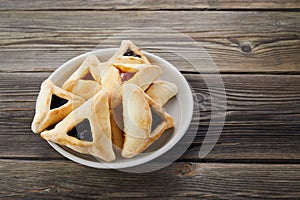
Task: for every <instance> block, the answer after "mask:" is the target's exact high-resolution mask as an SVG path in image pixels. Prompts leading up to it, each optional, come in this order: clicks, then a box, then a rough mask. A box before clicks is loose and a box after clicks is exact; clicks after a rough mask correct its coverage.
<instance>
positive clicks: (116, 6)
mask: <svg viewBox="0 0 300 200" xmlns="http://www.w3.org/2000/svg"><path fill="white" fill-rule="evenodd" d="M0 5H1V7H0V10H114V11H115V10H183V9H184V10H198V9H200V10H204V9H205V10H210V9H212V10H215V9H217V10H222V9H227V10H228V9H232V10H234V9H295V8H300V2H299V0H284V1H282V0H265V1H260V0H247V1H243V0H231V1H228V0H214V1H211V0H204V1H197V0H190V1H188V0H184V1H182V0H112V1H104V0H101V1H95V0H93V1H84V2H83V1H80V0H71V1H58V0H55V1H50V0H46V1H45V0H43V1H42V0H38V1H30V0H25V1H21V2H20V1H16V0H11V1H8V0H1V1H0Z"/></svg>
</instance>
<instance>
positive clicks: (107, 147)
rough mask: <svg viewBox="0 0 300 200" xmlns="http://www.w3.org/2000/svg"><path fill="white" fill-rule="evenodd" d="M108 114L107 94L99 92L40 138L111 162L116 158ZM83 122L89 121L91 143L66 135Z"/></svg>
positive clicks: (84, 132)
mask: <svg viewBox="0 0 300 200" xmlns="http://www.w3.org/2000/svg"><path fill="white" fill-rule="evenodd" d="M109 112H110V111H109V103H108V93H107V92H106V91H104V90H101V91H100V92H98V93H97V94H96V95H95V96H94V97H92V98H91V99H89V100H88V101H87V102H85V103H84V104H83V105H82V106H80V107H78V108H77V109H75V110H74V111H72V112H71V113H70V114H69V115H68V116H67V117H66V118H64V119H63V120H62V121H61V122H59V123H58V124H57V125H56V126H55V128H54V129H52V130H49V131H44V132H42V133H41V136H42V138H44V139H46V140H49V141H52V142H55V143H57V144H60V145H65V146H67V147H69V148H71V149H73V150H75V151H77V152H80V153H83V154H90V155H93V156H96V157H98V158H101V159H103V160H105V161H107V162H111V161H113V160H115V158H116V157H115V153H114V151H113V148H112V137H111V125H110V113H109ZM84 120H88V121H89V124H90V132H91V135H92V141H90V140H89V141H85V140H80V139H78V138H76V137H73V136H70V135H68V133H69V132H70V131H71V130H73V128H74V127H75V126H77V125H78V124H80V123H81V122H83V121H84ZM87 132H88V130H83V133H79V134H82V135H83V134H86V133H87ZM82 137H84V136H82ZM87 137H88V136H87Z"/></svg>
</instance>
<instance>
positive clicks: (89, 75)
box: [81, 71, 95, 81]
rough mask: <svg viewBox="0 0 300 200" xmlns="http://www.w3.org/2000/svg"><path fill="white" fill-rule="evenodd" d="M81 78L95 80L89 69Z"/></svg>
mask: <svg viewBox="0 0 300 200" xmlns="http://www.w3.org/2000/svg"><path fill="white" fill-rule="evenodd" d="M81 79H82V80H91V81H94V80H95V79H94V77H93V75H92V74H91V72H90V71H89V72H88V73H87V74H86V75H85V76H83V77H82V78H81Z"/></svg>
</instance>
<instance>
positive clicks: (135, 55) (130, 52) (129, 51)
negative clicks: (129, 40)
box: [123, 49, 141, 58]
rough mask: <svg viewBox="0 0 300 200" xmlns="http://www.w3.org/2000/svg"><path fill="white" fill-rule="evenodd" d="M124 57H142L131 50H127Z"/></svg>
mask: <svg viewBox="0 0 300 200" xmlns="http://www.w3.org/2000/svg"><path fill="white" fill-rule="evenodd" d="M123 56H133V57H138V58H140V57H141V56H140V55H138V54H136V53H134V52H133V51H132V50H131V49H127V51H126V52H125V53H124V54H123Z"/></svg>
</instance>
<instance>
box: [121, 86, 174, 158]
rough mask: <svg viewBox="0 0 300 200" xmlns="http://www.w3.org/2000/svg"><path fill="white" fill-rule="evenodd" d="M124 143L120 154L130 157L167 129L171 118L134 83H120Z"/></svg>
mask: <svg viewBox="0 0 300 200" xmlns="http://www.w3.org/2000/svg"><path fill="white" fill-rule="evenodd" d="M122 104H123V120H124V132H125V138H124V145H123V150H122V156H123V157H125V158H131V157H134V156H136V155H138V154H139V153H141V152H143V151H144V150H145V149H146V148H147V147H148V146H150V145H151V144H152V143H153V142H155V141H156V140H157V139H158V138H159V137H160V136H161V135H162V134H163V133H164V132H165V131H166V130H167V129H169V128H172V127H174V120H173V118H172V117H171V116H170V115H169V114H167V113H166V112H165V111H164V110H163V109H162V107H161V106H160V105H159V104H157V103H156V102H155V101H153V100H152V99H151V98H150V97H148V96H147V95H146V94H145V93H144V92H143V90H142V89H140V88H139V87H138V86H137V85H135V84H130V83H124V84H123V85H122Z"/></svg>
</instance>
